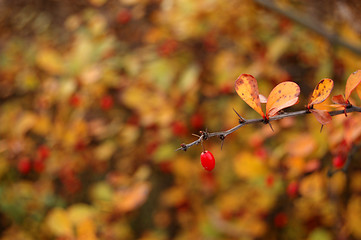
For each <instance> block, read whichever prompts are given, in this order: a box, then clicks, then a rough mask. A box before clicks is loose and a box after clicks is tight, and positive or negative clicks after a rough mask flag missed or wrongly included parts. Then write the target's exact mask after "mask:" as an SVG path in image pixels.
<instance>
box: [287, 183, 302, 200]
mask: <svg viewBox="0 0 361 240" xmlns="http://www.w3.org/2000/svg"><path fill="white" fill-rule="evenodd" d="M298 188H299V184H298V182H297V181H293V182H290V183H289V184H288V186H287V190H286V191H287V195H288V196H289V197H290V198H295V197H297V194H298Z"/></svg>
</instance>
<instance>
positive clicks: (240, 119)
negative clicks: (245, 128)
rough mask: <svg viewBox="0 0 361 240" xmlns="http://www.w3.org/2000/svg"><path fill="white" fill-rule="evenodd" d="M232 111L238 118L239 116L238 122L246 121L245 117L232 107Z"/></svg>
mask: <svg viewBox="0 0 361 240" xmlns="http://www.w3.org/2000/svg"><path fill="white" fill-rule="evenodd" d="M232 109H233V111H234V112H235V113H236V114H237V116H238V118H239V121H238V122H239V123H244V122H245V121H246V119H244V118H243V117H242V116H241V115H239V113H238V112H237V111H236V110H235V109H234V108H232Z"/></svg>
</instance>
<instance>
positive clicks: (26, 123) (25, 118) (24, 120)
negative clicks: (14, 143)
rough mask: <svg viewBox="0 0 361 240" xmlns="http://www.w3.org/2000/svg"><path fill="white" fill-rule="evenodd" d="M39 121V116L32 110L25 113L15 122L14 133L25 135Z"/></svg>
mask: <svg viewBox="0 0 361 240" xmlns="http://www.w3.org/2000/svg"><path fill="white" fill-rule="evenodd" d="M36 122H37V116H36V115H35V114H33V113H31V112H26V113H24V114H23V115H22V116H21V117H20V118H19V119H18V121H17V122H16V123H15V126H13V127H14V133H15V134H16V135H24V134H25V133H26V132H27V131H28V130H30V129H31V128H33V126H34V125H35V124H36Z"/></svg>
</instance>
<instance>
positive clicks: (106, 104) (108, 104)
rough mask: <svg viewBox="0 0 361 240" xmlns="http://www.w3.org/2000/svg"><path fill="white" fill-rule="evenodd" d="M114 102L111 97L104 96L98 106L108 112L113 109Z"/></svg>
mask: <svg viewBox="0 0 361 240" xmlns="http://www.w3.org/2000/svg"><path fill="white" fill-rule="evenodd" d="M113 105H114V101H113V98H112V96H110V95H106V96H104V97H102V99H101V100H100V106H101V108H102V109H103V110H109V109H111V108H112V107H113Z"/></svg>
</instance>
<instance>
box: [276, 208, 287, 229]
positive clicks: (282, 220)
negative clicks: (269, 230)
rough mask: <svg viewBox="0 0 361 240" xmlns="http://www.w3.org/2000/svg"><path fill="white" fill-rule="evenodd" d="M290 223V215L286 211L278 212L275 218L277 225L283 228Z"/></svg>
mask: <svg viewBox="0 0 361 240" xmlns="http://www.w3.org/2000/svg"><path fill="white" fill-rule="evenodd" d="M287 223H288V217H287V215H286V214H285V213H284V212H280V213H278V214H277V215H276V216H275V218H274V224H275V226H276V227H279V228H282V227H284V226H286V225H287Z"/></svg>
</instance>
